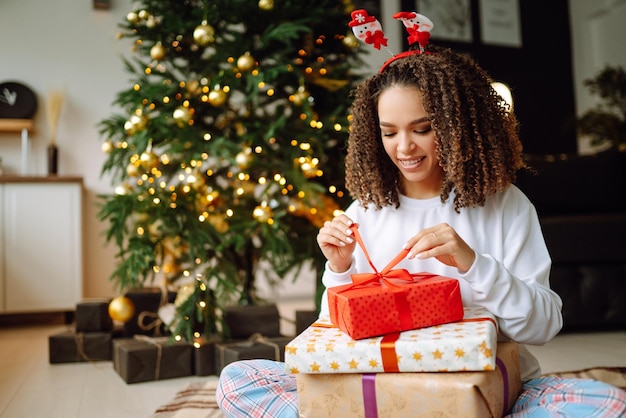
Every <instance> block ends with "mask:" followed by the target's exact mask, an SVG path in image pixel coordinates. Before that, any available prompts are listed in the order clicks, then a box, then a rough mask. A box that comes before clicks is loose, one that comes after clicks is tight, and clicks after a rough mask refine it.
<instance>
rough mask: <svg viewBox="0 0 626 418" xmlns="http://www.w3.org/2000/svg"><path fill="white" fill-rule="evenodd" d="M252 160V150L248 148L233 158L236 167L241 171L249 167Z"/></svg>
mask: <svg viewBox="0 0 626 418" xmlns="http://www.w3.org/2000/svg"><path fill="white" fill-rule="evenodd" d="M252 160H253V157H252V149H250V148H246V149H244V150H243V151H241V152H239V153H238V154H237V155H236V156H235V162H236V163H237V167H239V168H240V169H242V170H244V169H246V168H248V167H250V164H251V163H252Z"/></svg>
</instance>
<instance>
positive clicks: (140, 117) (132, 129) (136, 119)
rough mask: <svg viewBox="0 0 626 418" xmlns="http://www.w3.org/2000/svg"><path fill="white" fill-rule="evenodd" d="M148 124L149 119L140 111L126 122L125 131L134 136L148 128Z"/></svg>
mask: <svg viewBox="0 0 626 418" xmlns="http://www.w3.org/2000/svg"><path fill="white" fill-rule="evenodd" d="M147 124H148V118H147V117H146V116H145V115H144V114H143V112H142V111H141V110H139V109H137V110H136V111H135V113H134V114H133V115H132V116H131V117H130V118H129V119H128V121H126V123H125V124H124V130H125V131H126V133H127V134H128V135H134V134H135V133H137V132H140V131H142V130H144V129H145V128H146V125H147Z"/></svg>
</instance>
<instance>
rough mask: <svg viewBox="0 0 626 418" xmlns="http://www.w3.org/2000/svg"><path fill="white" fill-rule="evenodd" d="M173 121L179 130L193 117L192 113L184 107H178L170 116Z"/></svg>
mask: <svg viewBox="0 0 626 418" xmlns="http://www.w3.org/2000/svg"><path fill="white" fill-rule="evenodd" d="M172 117H173V118H174V121H175V122H176V124H177V125H178V127H179V128H183V127H185V125H187V124H188V123H189V121H190V120H191V118H192V117H193V111H192V110H191V109H189V108H188V107H185V106H179V107H178V108H176V110H174V113H173V114H172Z"/></svg>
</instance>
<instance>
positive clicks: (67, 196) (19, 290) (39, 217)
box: [0, 176, 83, 313]
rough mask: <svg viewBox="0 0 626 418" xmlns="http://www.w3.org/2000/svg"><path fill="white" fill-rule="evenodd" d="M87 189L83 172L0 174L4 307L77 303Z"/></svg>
mask: <svg viewBox="0 0 626 418" xmlns="http://www.w3.org/2000/svg"><path fill="white" fill-rule="evenodd" d="M82 193H83V187H82V179H80V178H78V177H22V176H18V177H6V176H5V177H0V313H30V312H42V311H73V310H74V309H75V308H76V303H77V302H79V301H80V300H81V298H82V280H83V264H82V260H83V255H82Z"/></svg>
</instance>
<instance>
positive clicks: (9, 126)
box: [0, 118, 35, 175]
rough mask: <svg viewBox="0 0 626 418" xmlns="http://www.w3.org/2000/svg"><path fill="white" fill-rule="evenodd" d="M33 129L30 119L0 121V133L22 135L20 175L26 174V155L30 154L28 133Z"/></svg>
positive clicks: (33, 125)
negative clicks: (18, 133)
mask: <svg viewBox="0 0 626 418" xmlns="http://www.w3.org/2000/svg"><path fill="white" fill-rule="evenodd" d="M34 129H35V124H34V122H33V120H32V119H1V118H0V132H21V133H22V174H23V175H26V174H28V154H29V153H30V139H29V137H28V134H29V132H32V131H33V130H34Z"/></svg>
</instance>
